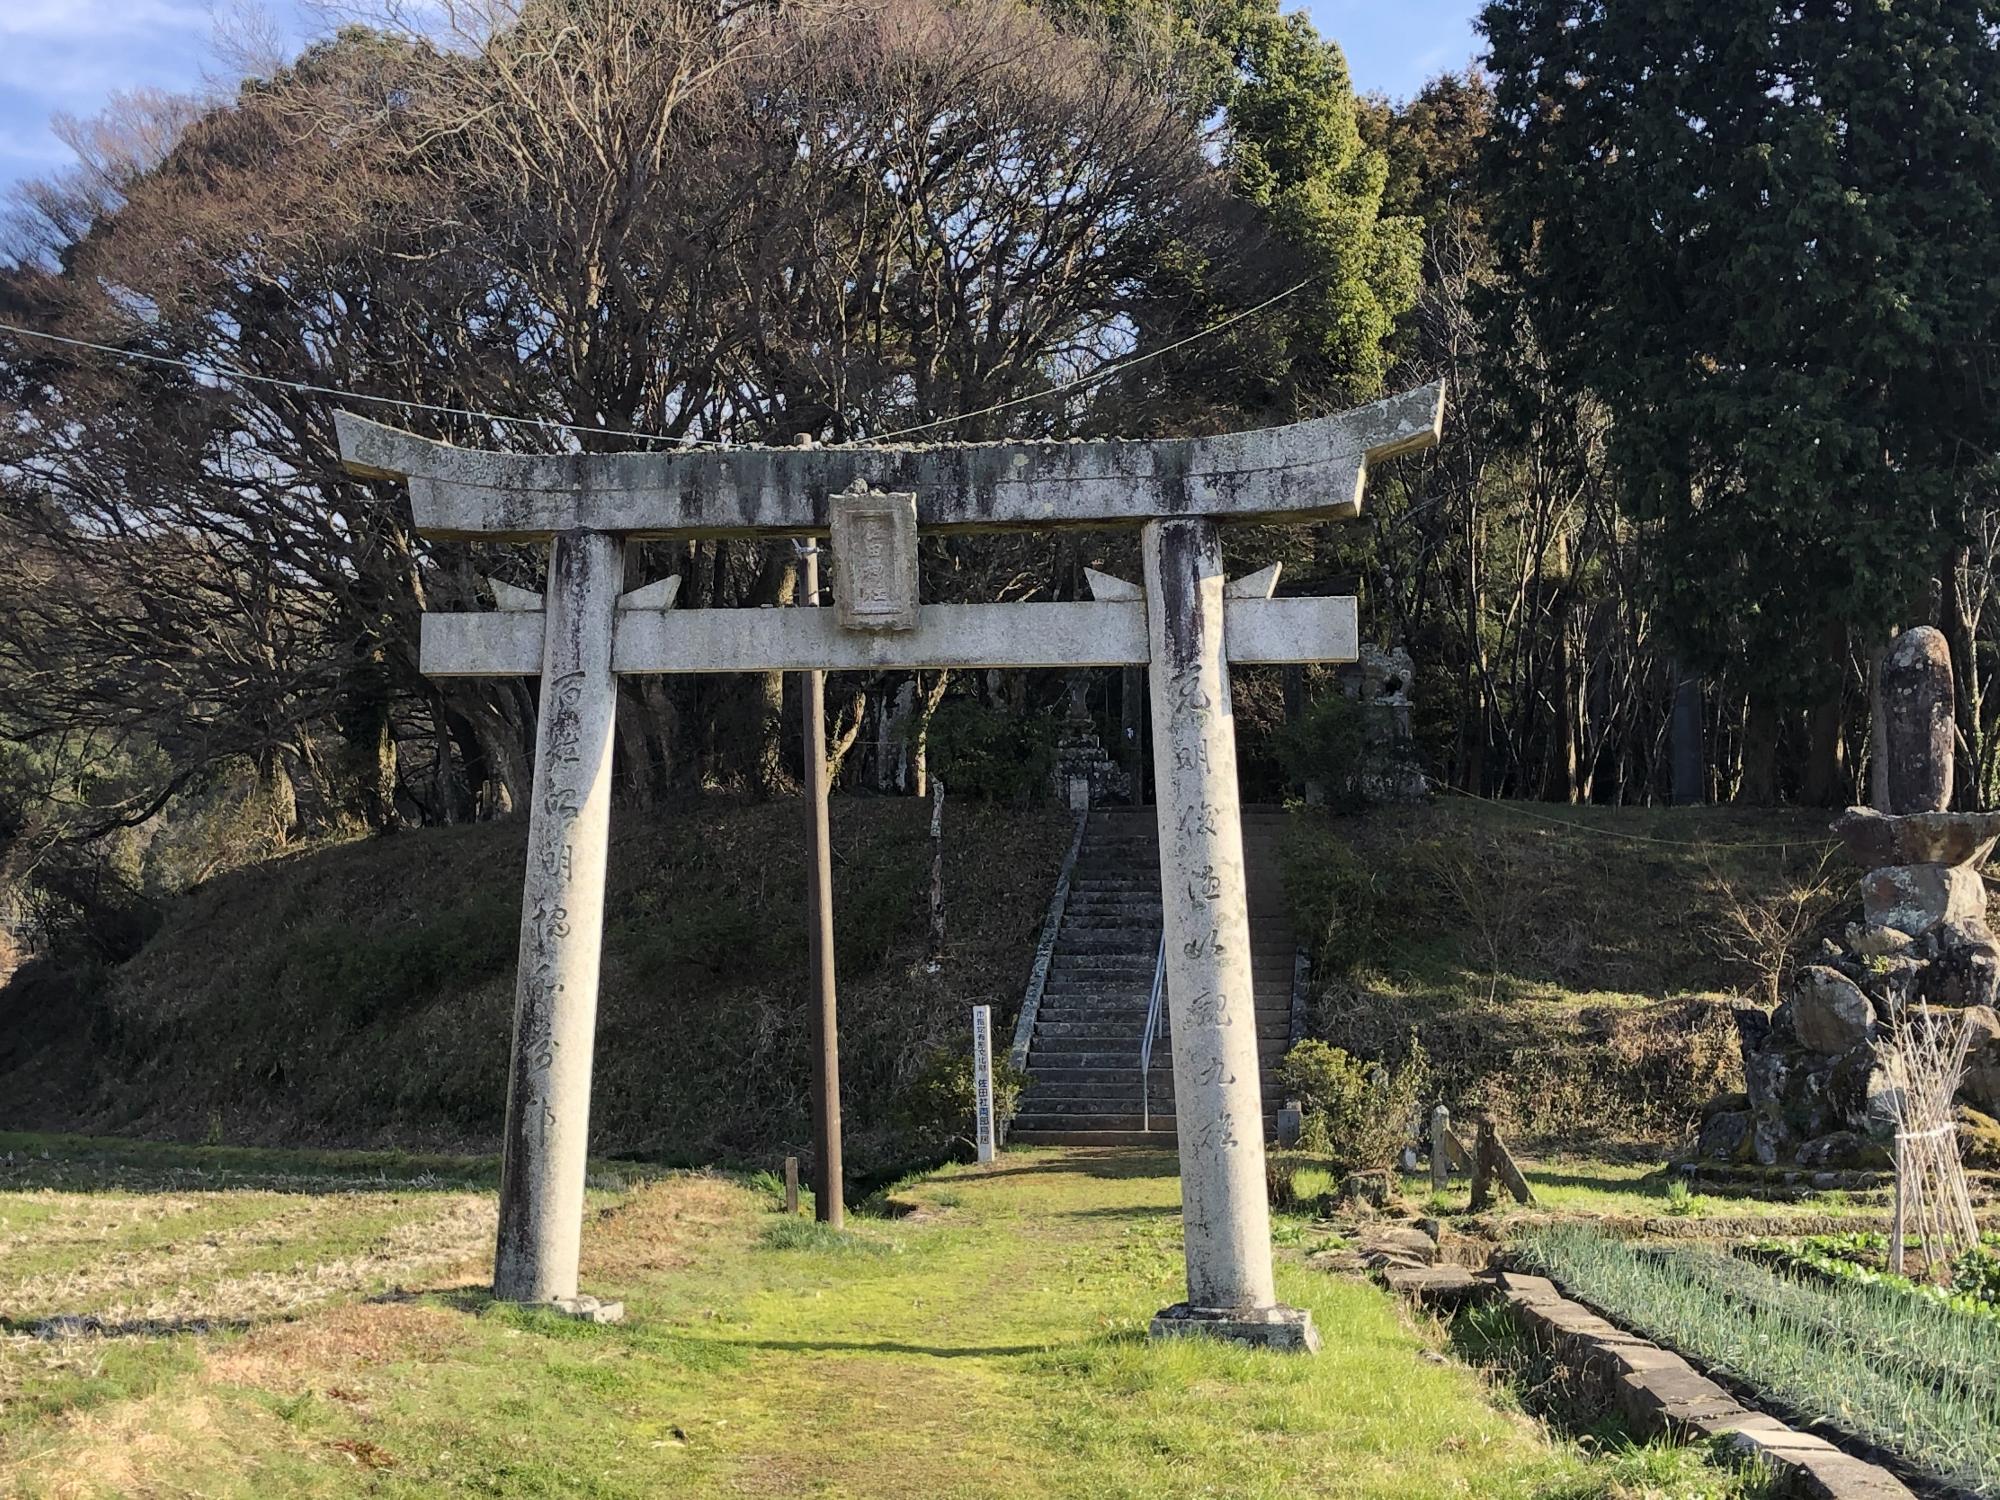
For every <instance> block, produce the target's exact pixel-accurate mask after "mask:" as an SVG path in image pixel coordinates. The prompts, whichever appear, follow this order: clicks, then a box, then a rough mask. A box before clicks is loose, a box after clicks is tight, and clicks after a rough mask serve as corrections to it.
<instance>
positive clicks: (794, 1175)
mask: <svg viewBox="0 0 2000 1500" xmlns="http://www.w3.org/2000/svg"><path fill="white" fill-rule="evenodd" d="M798 1213H799V1159H798V1158H797V1157H796V1156H788V1157H786V1158H785V1214H786V1216H787V1217H788V1218H797V1217H798Z"/></svg>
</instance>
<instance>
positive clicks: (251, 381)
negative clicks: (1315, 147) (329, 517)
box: [0, 276, 1315, 451]
mask: <svg viewBox="0 0 2000 1500" xmlns="http://www.w3.org/2000/svg"><path fill="white" fill-rule="evenodd" d="M1314 279H1315V278H1313V277H1310V276H1309V277H1307V278H1306V279H1305V280H1303V281H1300V282H1296V283H1294V284H1293V285H1291V286H1289V287H1287V288H1285V290H1284V291H1282V292H1279V293H1278V294H1277V295H1276V296H1274V297H1267V298H1265V299H1264V300H1263V301H1262V302H1259V303H1258V304H1257V305H1256V306H1255V307H1247V308H1245V309H1243V311H1241V312H1239V313H1232V314H1231V315H1230V316H1229V317H1227V318H1224V319H1223V320H1222V321H1221V322H1220V323H1212V324H1210V325H1209V326H1208V327H1206V328H1204V329H1201V330H1199V331H1198V332H1195V333H1191V334H1189V335H1188V336H1187V337H1186V338H1183V339H1176V340H1175V341H1174V342H1173V343H1171V344H1163V345H1161V346H1160V347H1159V348H1157V349H1149V350H1147V351H1146V352H1145V353H1144V354H1135V355H1133V356H1132V357H1131V358H1130V359H1123V360H1117V361H1114V362H1113V363H1111V364H1108V365H1105V366H1103V367H1102V368H1100V369H1096V370H1092V371H1090V372H1089V373H1087V374H1083V375H1078V376H1076V377H1075V378H1073V379H1071V380H1066V381H1063V382H1062V383H1060V384H1058V385H1052V386H1050V387H1049V388H1048V389H1047V390H1041V391H1031V392H1030V393H1028V394H1027V395H1025V396H1014V397H1011V398H1009V399H1008V400H1005V401H996V402H994V403H993V404H992V405H990V406H982V407H979V408H977V409H976V410H973V411H968V412H960V413H959V414H958V415H957V416H951V417H938V418H936V419H935V420H933V421H929V422H918V423H915V424H913V425H911V426H909V427H898V428H896V429H894V430H893V431H890V432H884V433H879V434H877V435H875V436H873V437H871V438H869V439H868V441H867V442H866V443H863V444H857V445H856V446H860V447H867V446H871V445H874V444H881V443H887V442H890V441H891V440H893V439H895V438H899V437H907V436H909V435H910V434H911V433H913V432H928V431H930V430H931V429H932V428H934V427H948V426H950V425H952V424H953V423H955V422H969V421H971V420H972V419H973V418H975V417H984V416H990V415H991V414H992V413H994V412H996V411H1006V410H1008V409H1010V408H1012V407H1016V406H1026V405H1027V404H1028V403H1029V402H1031V401H1045V400H1047V399H1048V398H1049V397H1051V396H1060V395H1063V394H1064V393H1066V392H1069V391H1074V390H1078V389H1081V388H1082V387H1084V386H1087V385H1094V384H1096V383H1097V382H1098V381H1100V380H1108V379H1110V378H1111V377H1112V376H1113V375H1117V374H1121V373H1122V372H1124V371H1126V370H1129V369H1131V368H1132V367H1133V366H1134V365H1141V364H1144V363H1146V361H1148V360H1153V359H1159V358H1160V357H1161V356H1162V355H1167V354H1171V353H1173V352H1174V351H1175V350H1176V349H1185V348H1186V347H1187V346H1188V345H1190V344H1194V343H1199V342H1200V341H1201V340H1202V339H1205V338H1210V337H1212V336H1213V335H1215V334H1218V333H1221V332H1222V331H1223V330H1224V329H1227V328H1231V327H1233V326H1235V325H1236V324H1238V323H1241V322H1242V321H1243V320H1244V319H1246V318H1250V317H1254V316H1255V315H1256V314H1258V313H1260V312H1263V311H1264V310H1265V309H1267V308H1271V307H1275V306H1277V304H1278V303H1280V302H1283V301H1284V300H1285V299H1286V298H1287V297H1291V296H1293V295H1295V294H1297V293H1298V292H1300V291H1303V290H1304V289H1305V288H1306V287H1308V286H1310V285H1312V283H1313V281H1314ZM0 332H4V333H11V334H14V335H15V336H16V337H18V338H26V339H40V340H42V341H43V342H44V343H50V344H62V345H64V346H66V347H68V348H72V349H89V350H92V351H94V352H95V353H98V354H107V355H110V356H111V357H112V358H114V359H126V360H138V361H143V362H144V363H146V364H153V365H164V366H167V367H168V368H170V369H177V370H185V371H187V372H188V373H190V374H193V375H199V376H203V377H206V378H209V379H222V380H233V381H237V382H240V383H242V384H246V385H265V386H271V387H273V388H274V389H277V390H285V391H294V392H297V393H299V394H301V395H311V396H329V397H332V398H334V399H336V400H339V401H366V402H372V403H374V404H375V405H378V406H390V407H395V408H397V409H399V410H402V411H421V412H430V413H432V414H433V415H437V416H448V417H466V418H470V419H471V420H473V421H475V422H504V423H508V424H510V425H512V426H516V427H537V428H541V429H543V430H545V431H558V432H575V433H583V434H587V435H589V436H593V437H629V438H638V439H640V440H642V441H645V442H649V443H678V444H681V445H682V446H684V447H689V448H710V449H717V450H723V451H729V450H734V449H739V448H745V447H754V446H757V445H756V444H746V443H723V442H713V441H710V440H708V439H705V438H691V437H678V436H675V435H674V434H672V433H665V432H646V431H642V430H640V429H638V428H631V427H593V426H590V425H588V424H585V423H579V422H558V421H556V420H555V419H553V418H551V417H509V416H504V415H502V414H501V413H499V412H491V411H479V410H476V409H474V408H472V407H466V406H445V405H441V404H439V403H437V402H434V401H411V400H408V399H406V398H404V397H401V396H372V395H367V394H364V393H362V392H359V391H346V390H342V389H340V388H339V387H337V386H330V385H315V384H313V383H312V382H311V381H306V380H286V379H283V378H282V377H280V376H276V375H258V374H253V373H252V372H251V371H249V370H239V369H236V368H234V367H233V366H229V365H222V364H216V363H213V362H210V361H202V360H192V359H181V358H178V357H176V356H173V355H168V354H149V353H147V352H146V351H144V350H142V349H121V348H119V347H118V346H117V345H115V344H103V343H98V342H96V341H95V340H92V339H79V338H72V337H70V336H69V335H67V334H60V333H49V332H47V331H45V330H43V329H39V328H24V327H23V326H21V325H20V324H19V323H8V322H4V321H0Z"/></svg>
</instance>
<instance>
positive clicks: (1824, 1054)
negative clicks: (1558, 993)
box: [1696, 626, 2000, 1169]
mask: <svg viewBox="0 0 2000 1500" xmlns="http://www.w3.org/2000/svg"><path fill="white" fill-rule="evenodd" d="M1882 712H1883V714H1884V718H1885V723H1884V726H1883V729H1884V732H1883V734H1882V737H1881V742H1882V743H1883V745H1884V746H1885V747H1886V754H1887V759H1888V764H1887V766H1886V768H1885V771H1886V774H1885V776H1884V777H1883V779H1882V785H1883V786H1884V788H1885V790H1886V797H1887V802H1888V806H1887V807H1885V808H1881V809H1876V808H1866V807H1852V808H1849V809H1848V810H1847V811H1846V812H1845V813H1843V814H1842V815H1841V816H1840V818H1839V819H1838V820H1836V821H1835V823H1834V825H1833V831H1834V832H1835V833H1836V834H1838V835H1839V837H1840V839H1841V841H1842V843H1843V844H1844V845H1845V847H1846V851H1847V853H1848V855H1849V856H1850V857H1851V858H1853V859H1854V860H1855V861H1856V862H1857V863H1858V864H1859V865H1860V866H1861V867H1862V869H1863V870H1864V871H1865V872H1866V873H1864V874H1863V875H1862V877H1861V882H1860V888H1859V894H1860V898H1861V915H1862V920H1861V921H1860V922H1858V923H1853V924H1850V925H1848V926H1847V927H1846V928H1845V929H1844V930H1842V931H1840V932H1838V933H1826V934H1824V935H1822V937H1821V940H1820V943H1819V948H1818V952H1817V953H1816V954H1815V955H1814V957H1813V961H1812V962H1811V963H1808V964H1805V965H1803V966H1802V967H1801V968H1800V969H1799V971H1798V974H1797V977H1796V979H1795V980H1794V982H1793V985H1792V989H1791V993H1790V995H1789V996H1788V997H1787V998H1786V1000H1785V1001H1784V1003H1783V1004H1781V1005H1779V1006H1778V1008H1777V1009H1776V1010H1775V1011H1773V1012H1771V1013H1770V1015H1768V1016H1766V1015H1765V1014H1764V1012H1762V1011H1761V1010H1755V1011H1748V1010H1739V1012H1738V1030H1739V1035H1740V1040H1741V1042H1742V1047H1743V1072H1744V1079H1745V1083H1746V1085H1747V1091H1748V1102H1747V1106H1746V1107H1745V1108H1743V1109H1734V1110H1721V1111H1718V1112H1716V1113H1714V1114H1712V1115H1711V1116H1710V1118H1709V1119H1708V1120H1707V1121H1706V1122H1705V1124H1704V1125H1703V1127H1702V1132H1701V1136H1700V1139H1699V1141H1698V1142H1697V1147H1696V1154H1697V1156H1698V1157H1701V1158H1703V1159H1708V1160H1727V1159H1736V1160H1752V1161H1756V1162H1758V1163H1761V1164H1763V1165H1766V1166H1770V1165H1774V1164H1777V1163H1780V1162H1796V1163H1797V1164H1798V1165H1799V1166H1801V1167H1806V1168H1813V1169H1837V1168H1845V1167H1884V1166H1887V1165H1888V1153H1887V1147H1888V1144H1889V1143H1890V1142H1891V1141H1892V1140H1893V1138H1894V1134H1895V1118H1894V1111H1893V1098H1892V1093H1893V1091H1894V1090H1895V1089H1896V1088H1897V1087H1898V1082H1897V1080H1896V1079H1895V1078H1894V1077H1892V1076H1891V1075H1890V1073H1889V1070H1888V1069H1887V1068H1885V1067H1884V1066H1883V1065H1882V1063H1881V1061H1880V1059H1879V1058H1878V1056H1877V1053H1876V1049H1875V1043H1876V1040H1877V1039H1878V1037H1880V1036H1881V1035H1882V1033H1883V1030H1884V1028H1886V1027H1888V1026H1890V1025H1892V1024H1893V1023H1894V1022H1895V1021H1896V1019H1897V1018H1898V1017H1899V1016H1901V1015H1902V1014H1903V1012H1904V1011H1905V1009H1907V1008H1908V1007H1909V1006H1911V1005H1916V1004H1929V1005H1934V1006H1940V1007H1945V1008H1950V1009H1965V1010H1968V1011H1969V1013H1970V1015H1971V1018H1972V1020H1973V1022H1974V1026H1975V1035H1976V1037H1977V1038H1978V1039H1979V1040H1978V1041H1977V1042H1976V1044H1975V1051H1974V1055H1973V1066H1972V1071H1971V1073H1970V1074H1969V1075H1968V1079H1967V1084H1966V1088H1965V1090H1964V1091H1963V1092H1962V1094H1961V1098H1962V1099H1964V1100H1965V1101H1966V1102H1967V1103H1968V1104H1969V1105H1971V1106H1972V1107H1974V1108H1977V1109H1979V1110H1982V1111H1987V1112H1991V1111H1993V1110H1995V1109H2000V1016H1996V1015H1995V1012H1994V1010H1993V1007H1994V1005H1995V1003H1996V1001H2000V941H1996V940H1995V938H1994V935H1993V932H1992V929H1991V928H1989V927H1988V926H1987V923H1986V883H1985V881H1984V879H1983V878H1982V877H1981V876H1980V873H1979V869H1980V866H1981V865H1983V864H1984V863H1985V862H1986V859H1987V856H1988V855H1990V854H1991V853H1992V852H1993V848H1994V844H1995V842H1996V841H2000V813H1990V812H1988V813H1967V812H1951V811H1949V810H1948V809H1949V807H1950V803H1951V794H1952V757H1953V751H1954V748H1955V733H1954V729H1953V718H1952V678H1951V657H1950V653H1949V652H1948V651H1947V650H1946V648H1945V641H1944V637H1943V636H1942V635H1941V634H1940V633H1939V632H1938V631H1936V630H1933V629H1931V628H1930V627H1929V626H1922V627H1919V628H1917V629H1914V630H1906V631H1904V632H1903V633H1902V634H1901V635H1899V636H1897V637H1896V639H1895V640H1894V641H1893V642H1892V643H1891V644H1890V646H1889V649H1888V651H1887V652H1886V653H1885V654H1884V656H1883V660H1882ZM1995 1164H1996V1165H2000V1162H1996V1163H1995Z"/></svg>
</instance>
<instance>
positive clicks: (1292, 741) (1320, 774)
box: [1271, 692, 1373, 812]
mask: <svg viewBox="0 0 2000 1500" xmlns="http://www.w3.org/2000/svg"><path fill="white" fill-rule="evenodd" d="M1271 748H1272V750H1273V751H1274V752H1275V753H1276V755H1277V758H1278V764H1279V765H1280V766H1282V767H1283V768H1284V772H1285V775H1286V777H1287V778H1289V779H1290V780H1291V781H1293V782H1295V783H1305V782H1311V783H1313V784H1314V785H1315V786H1317V787H1319V788H1321V789H1322V790H1323V791H1324V792H1325V794H1326V801H1327V806H1329V807H1331V808H1332V809H1333V810H1334V811H1335V812H1359V811H1360V810H1361V809H1362V808H1364V807H1366V806H1367V805H1368V802H1369V797H1368V772H1369V770H1370V768H1371V759H1370V757H1371V755H1372V754H1373V752H1372V751H1371V749H1370V747H1369V743H1368V720H1367V710H1365V709H1364V708H1363V707H1362V706H1361V704H1360V703H1358V702H1356V701H1355V700H1354V699H1352V698H1349V697H1348V696H1347V695H1346V694H1344V693H1338V692H1334V693H1323V694H1321V695H1320V696H1319V697H1317V698H1315V699H1313V701H1312V702H1311V703H1310V704H1308V705H1307V706H1306V710H1305V712H1304V713H1302V714H1300V715H1299V716H1298V717H1297V718H1296V719H1294V720H1292V721H1291V722H1290V723H1287V724H1286V725H1284V726H1283V727H1282V728H1280V729H1279V730H1278V731H1277V733H1276V734H1275V735H1274V736H1273V737H1272V745H1271Z"/></svg>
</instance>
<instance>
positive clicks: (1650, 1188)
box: [1521, 1166, 1706, 1198]
mask: <svg viewBox="0 0 2000 1500" xmlns="http://www.w3.org/2000/svg"><path fill="white" fill-rule="evenodd" d="M1521 1171H1522V1174H1523V1175H1524V1176H1525V1177H1526V1178H1527V1179H1528V1182H1529V1184H1530V1185H1531V1186H1536V1187H1559V1188H1579V1189H1581V1190H1583V1191H1584V1192H1591V1193H1631V1194H1634V1195H1636V1196H1638V1197H1643V1198H1664V1197H1666V1196H1667V1183H1668V1182H1669V1181H1670V1180H1671V1179H1672V1176H1673V1174H1672V1173H1671V1172H1669V1171H1668V1170H1667V1169H1666V1168H1664V1167H1663V1168H1661V1169H1660V1170H1659V1171H1657V1172H1648V1173H1647V1174H1646V1175H1645V1176H1644V1177H1612V1176H1597V1175H1593V1174H1590V1173H1586V1172H1560V1171H1551V1170H1550V1169H1549V1168H1547V1167H1538V1166H1524V1167H1522V1168H1521ZM1704 1191H1706V1190H1704Z"/></svg>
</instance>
